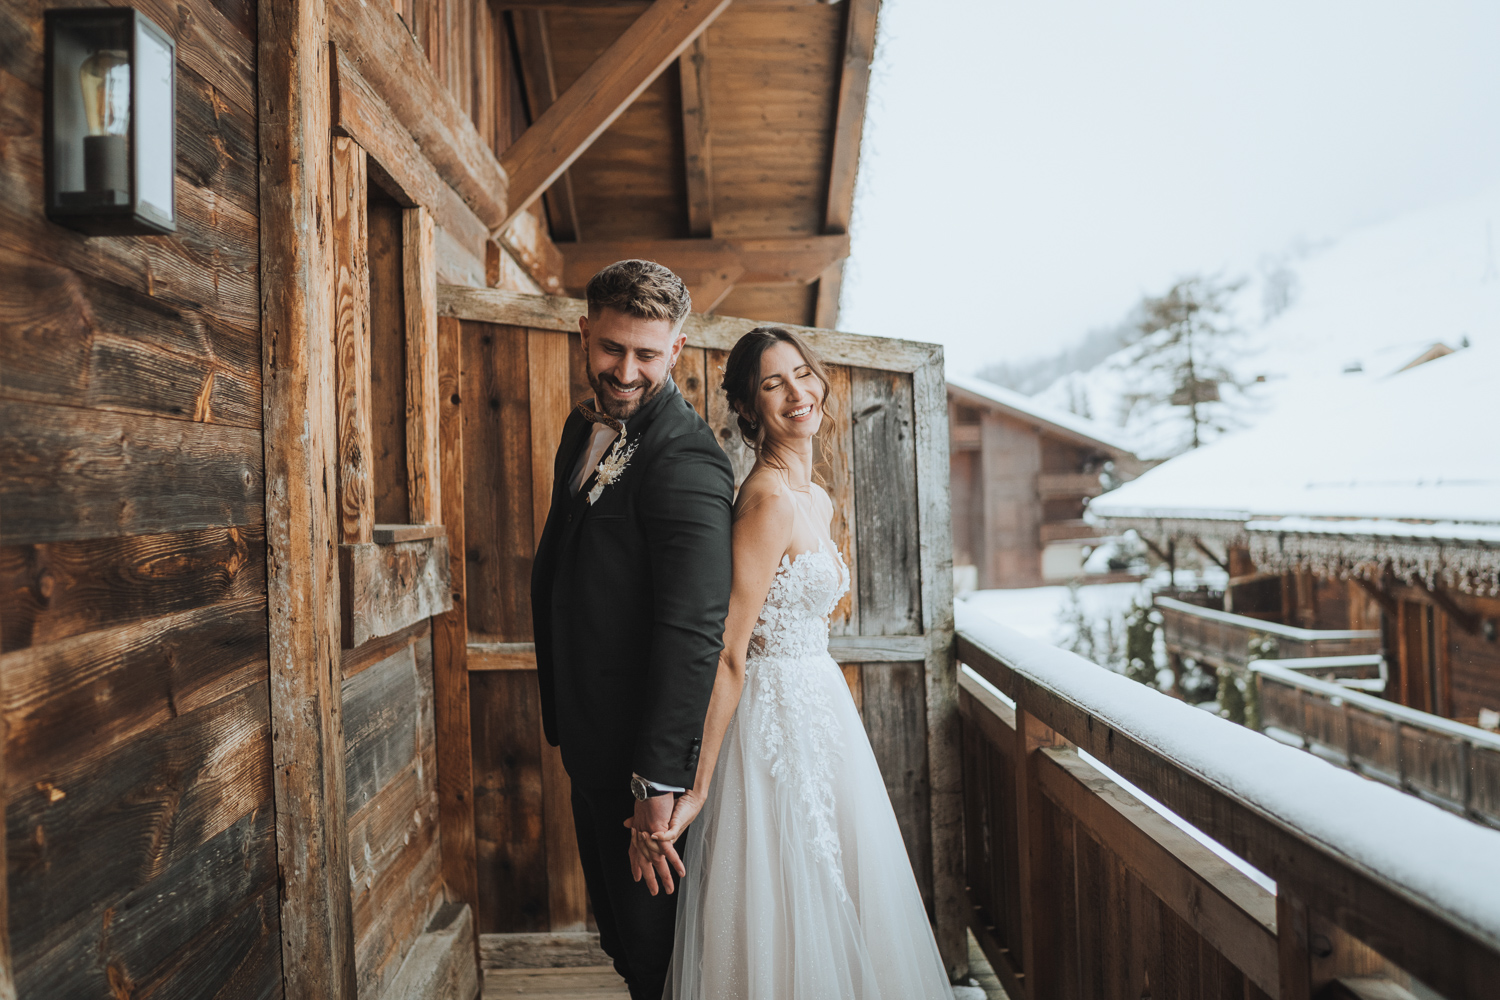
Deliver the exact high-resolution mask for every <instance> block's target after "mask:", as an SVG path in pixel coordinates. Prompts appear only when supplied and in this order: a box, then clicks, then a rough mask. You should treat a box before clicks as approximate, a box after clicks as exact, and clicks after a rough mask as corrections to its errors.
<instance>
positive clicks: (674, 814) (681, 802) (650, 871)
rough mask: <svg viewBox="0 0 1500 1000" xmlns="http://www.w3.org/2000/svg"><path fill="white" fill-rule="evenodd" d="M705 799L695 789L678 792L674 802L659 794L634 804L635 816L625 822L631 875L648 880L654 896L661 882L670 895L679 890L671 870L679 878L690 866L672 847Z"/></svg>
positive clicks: (647, 883)
mask: <svg viewBox="0 0 1500 1000" xmlns="http://www.w3.org/2000/svg"><path fill="white" fill-rule="evenodd" d="M702 808H703V798H702V796H701V795H700V794H699V793H698V792H697V791H696V790H695V791H690V792H686V793H685V794H683V795H679V796H677V798H676V801H675V802H674V801H673V799H672V797H671V796H669V795H658V796H655V797H653V798H649V799H646V800H645V801H642V802H637V803H636V804H635V815H634V816H633V817H632V818H630V819H627V820H626V821H625V826H626V827H627V828H629V830H630V874H631V875H632V876H633V877H634V878H635V880H636V881H637V882H639V881H641V879H643V878H644V879H645V880H646V888H647V890H649V891H650V893H651V895H653V896H655V895H656V894H657V892H658V883H659V884H660V886H661V887H662V888H665V889H666V890H667V893H668V894H669V895H670V894H671V893H672V892H674V891H675V890H676V886H675V884H674V883H673V881H672V872H673V871H675V872H676V873H677V876H678V878H681V877H683V876H685V875H687V868H686V866H684V865H683V863H682V858H681V857H679V856H678V854H677V849H676V848H675V847H674V846H673V845H674V844H675V843H676V842H677V838H679V837H681V836H682V834H683V831H685V830H686V829H687V828H688V825H689V824H690V823H692V822H693V820H694V819H697V817H698V812H699V810H701V809H702Z"/></svg>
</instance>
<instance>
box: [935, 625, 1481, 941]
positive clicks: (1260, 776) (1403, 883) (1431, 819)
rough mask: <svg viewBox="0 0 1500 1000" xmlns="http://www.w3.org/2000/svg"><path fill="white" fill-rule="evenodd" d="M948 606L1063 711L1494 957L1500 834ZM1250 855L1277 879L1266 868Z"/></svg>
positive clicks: (977, 639) (972, 638)
mask: <svg viewBox="0 0 1500 1000" xmlns="http://www.w3.org/2000/svg"><path fill="white" fill-rule="evenodd" d="M1174 603H1175V602H1174ZM1187 607H1192V606H1191V605H1188V606H1187ZM954 610H955V618H956V624H957V630H958V633H959V635H960V638H961V639H962V640H964V641H966V642H967V643H968V644H970V645H972V646H974V647H975V648H976V649H977V650H978V651H980V652H982V653H985V654H988V655H989V656H990V657H992V658H993V659H994V660H996V661H997V662H999V663H1001V664H1003V665H1004V666H1005V667H1006V668H1008V669H1009V670H1010V671H1013V672H1014V673H1015V674H1016V675H1018V676H1019V677H1020V678H1022V679H1024V680H1026V681H1029V682H1031V683H1032V684H1035V685H1036V686H1038V687H1040V688H1042V689H1044V690H1045V691H1047V692H1050V693H1051V694H1052V695H1054V696H1055V697H1057V698H1058V699H1061V700H1062V701H1063V702H1064V703H1067V704H1069V705H1071V706H1072V707H1073V708H1074V709H1076V710H1077V711H1079V712H1081V713H1083V714H1084V715H1085V716H1087V717H1088V719H1089V720H1090V725H1091V726H1092V724H1093V722H1094V721H1097V722H1100V723H1103V724H1104V725H1105V726H1108V727H1110V728H1112V729H1113V730H1115V731H1117V732H1118V733H1120V734H1122V735H1124V736H1126V737H1128V738H1130V739H1132V740H1134V741H1135V742H1137V743H1139V744H1141V745H1142V746H1144V747H1146V748H1148V749H1149V750H1151V751H1152V752H1153V753H1154V754H1155V755H1157V756H1159V757H1160V758H1162V759H1164V760H1165V761H1166V762H1168V763H1170V764H1171V765H1173V766H1175V767H1176V768H1178V769H1180V770H1181V771H1183V772H1186V773H1187V774H1188V775H1191V776H1192V777H1195V778H1197V779H1199V780H1200V781H1202V782H1204V783H1205V784H1207V785H1209V786H1210V787H1212V788H1214V789H1216V790H1218V791H1219V792H1220V793H1222V794H1223V795H1225V796H1228V797H1229V798H1231V799H1234V800H1236V801H1238V802H1239V803H1241V804H1242V805H1244V806H1246V807H1248V808H1249V809H1251V810H1252V811H1253V812H1255V813H1258V814H1260V815H1262V816H1264V817H1266V818H1268V819H1270V820H1271V821H1272V822H1274V823H1275V824H1277V825H1279V826H1280V827H1282V828H1284V829H1285V830H1287V831H1290V832H1292V833H1293V834H1294V835H1296V836H1297V837H1299V838H1301V839H1303V840H1305V841H1307V842H1310V843H1312V844H1315V845H1317V846H1319V847H1320V848H1321V849H1322V850H1324V851H1325V852H1327V853H1329V854H1332V855H1334V856H1335V857H1336V858H1339V859H1342V860H1343V861H1344V862H1345V863H1347V864H1348V865H1350V866H1351V867H1353V868H1355V869H1356V870H1358V871H1360V872H1361V873H1362V874H1363V875H1364V876H1365V877H1366V878H1367V879H1369V880H1371V881H1373V882H1376V883H1378V884H1381V885H1385V886H1387V887H1389V888H1390V889H1393V890H1394V891H1395V892H1396V893H1397V894H1398V895H1400V896H1403V897H1406V898H1408V899H1412V900H1413V901H1414V902H1416V903H1417V904H1418V905H1419V906H1420V908H1422V909H1425V910H1427V911H1428V912H1429V913H1432V914H1435V915H1438V916H1440V917H1441V918H1442V919H1444V920H1445V921H1447V922H1449V923H1451V924H1452V925H1454V926H1455V927H1457V928H1461V929H1462V930H1463V931H1464V932H1466V933H1467V934H1469V935H1472V936H1473V937H1475V938H1477V939H1479V940H1480V941H1482V942H1484V943H1485V945H1486V947H1487V948H1488V949H1490V950H1491V951H1500V892H1497V891H1496V887H1497V886H1500V831H1495V830H1491V829H1486V828H1484V827H1481V826H1478V825H1476V824H1474V823H1471V822H1469V821H1467V820H1465V819H1463V818H1461V817H1459V816H1456V815H1453V814H1452V813H1449V812H1446V811H1444V810H1442V809H1440V808H1438V807H1436V806H1433V805H1430V804H1428V803H1426V802H1423V801H1421V800H1420V799H1417V798H1414V797H1412V796H1409V795H1405V794H1402V793H1401V792H1399V791H1397V790H1396V789H1393V788H1390V787H1388V786H1386V785H1383V784H1380V783H1377V782H1373V781H1369V780H1367V779H1365V778H1362V777H1360V776H1359V775H1357V774H1354V773H1352V772H1350V771H1345V770H1342V769H1340V768H1337V767H1335V766H1333V765H1332V764H1329V763H1328V762H1326V761H1322V760H1319V759H1318V758H1317V757H1315V756H1313V755H1311V754H1307V753H1303V752H1302V751H1300V750H1297V749H1294V748H1292V747H1289V746H1285V745H1282V744H1280V743H1277V742H1276V741H1275V740H1272V739H1270V738H1268V737H1266V736H1263V735H1261V734H1260V733H1257V732H1254V731H1252V730H1249V729H1246V728H1244V727H1242V726H1239V725H1236V724H1234V723H1231V722H1229V721H1227V720H1224V719H1220V718H1218V717H1216V716H1213V715H1210V714H1208V713H1207V712H1204V711H1201V710H1199V709H1197V708H1194V707H1192V706H1191V705H1188V704H1186V703H1185V702H1181V701H1177V700H1175V699H1173V698H1170V697H1168V696H1166V695H1164V694H1162V693H1160V692H1158V691H1155V690H1153V689H1151V688H1148V687H1146V686H1144V685H1142V684H1139V683H1137V682H1135V681H1133V680H1130V679H1129V678H1127V677H1125V676H1123V675H1121V674H1117V673H1114V672H1113V671H1110V670H1106V669H1104V668H1103V667H1100V666H1097V665H1095V664H1093V663H1090V662H1089V661H1087V660H1085V659H1083V658H1082V657H1080V656H1077V655H1076V654H1074V653H1070V652H1068V651H1066V650H1062V649H1058V648H1056V647H1054V646H1050V645H1047V644H1046V643H1043V642H1039V641H1037V640H1035V639H1031V638H1028V637H1026V636H1024V635H1022V634H1021V633H1019V632H1016V631H1015V630H1013V629H1010V628H1006V627H1005V626H1004V625H1001V624H1000V623H998V622H996V621H994V620H992V619H990V618H987V617H986V616H984V615H983V614H981V613H979V612H977V611H974V610H972V609H969V608H966V607H965V606H964V605H963V604H962V603H959V604H957V605H956V606H955V609H954ZM1194 610H1195V611H1197V610H1201V609H1196V608H1194ZM1126 777H1128V778H1131V779H1132V780H1136V777H1135V776H1133V775H1126ZM1250 860H1251V862H1252V863H1254V864H1256V866H1257V867H1261V868H1264V869H1265V870H1266V872H1267V874H1268V875H1270V876H1271V877H1272V878H1275V879H1277V880H1278V881H1279V880H1280V878H1281V874H1282V873H1279V872H1277V871H1276V870H1275V866H1274V865H1267V864H1265V863H1264V862H1263V861H1261V860H1259V859H1250ZM1289 874H1290V873H1289Z"/></svg>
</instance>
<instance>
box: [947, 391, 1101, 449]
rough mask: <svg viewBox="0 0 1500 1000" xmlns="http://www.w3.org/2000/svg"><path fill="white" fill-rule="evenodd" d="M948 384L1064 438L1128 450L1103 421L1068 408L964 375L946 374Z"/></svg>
mask: <svg viewBox="0 0 1500 1000" xmlns="http://www.w3.org/2000/svg"><path fill="white" fill-rule="evenodd" d="M948 385H949V386H951V387H953V388H955V389H959V390H961V391H963V392H965V393H968V394H969V395H971V396H978V397H980V399H979V401H980V402H981V403H985V404H989V405H991V406H994V407H998V408H999V409H1001V410H1005V411H1008V412H1009V413H1010V414H1011V415H1012V416H1015V417H1019V418H1020V419H1022V420H1027V421H1030V422H1032V423H1036V424H1040V425H1042V426H1044V427H1047V428H1050V429H1051V430H1053V431H1058V432H1061V433H1062V435H1063V436H1064V437H1068V438H1072V439H1075V440H1076V439H1078V438H1082V439H1084V443H1086V444H1094V445H1098V446H1100V447H1102V448H1107V449H1109V450H1110V451H1115V452H1123V453H1126V454H1129V453H1130V448H1129V447H1127V446H1126V445H1125V443H1124V442H1123V440H1122V439H1121V438H1120V436H1119V434H1118V433H1116V432H1115V431H1112V430H1111V429H1110V428H1108V427H1105V426H1104V425H1103V424H1097V423H1095V422H1094V421H1092V420H1089V419H1088V418H1087V417H1080V416H1078V415H1077V414H1075V413H1069V412H1068V411H1067V410H1063V409H1059V408H1058V407H1055V406H1049V405H1048V404H1046V403H1043V402H1040V401H1038V400H1036V399H1033V398H1031V397H1030V396H1027V395H1024V394H1022V393H1019V392H1016V391H1015V390H1013V389H1007V388H1005V387H1004V386H1002V385H996V384H995V383H994V382H989V381H986V380H985V379H982V378H971V377H969V376H966V375H950V376H948Z"/></svg>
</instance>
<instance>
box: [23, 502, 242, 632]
mask: <svg viewBox="0 0 1500 1000" xmlns="http://www.w3.org/2000/svg"><path fill="white" fill-rule="evenodd" d="M265 572H266V564H265V543H264V533H263V531H262V530H261V529H260V528H243V529H241V528H209V529H205V530H202V531H191V532H180V533H176V534H168V535H131V536H127V537H124V538H115V539H93V540H90V541H86V542H57V543H51V544H41V545H12V546H5V547H3V548H0V652H11V651H13V650H17V649H24V648H26V647H28V646H39V645H42V644H44V643H49V642H56V641H57V640H59V639H65V638H67V637H69V636H74V635H78V634H80V633H83V632H90V631H93V630H96V629H103V628H110V627H113V626H117V625H124V624H127V623H130V622H133V621H137V620H140V619H144V618H148V617H159V616H161V615H165V614H173V613H176V612H179V611H187V610H190V609H193V608H199V607H203V606H205V605H209V604H216V603H219V602H221V601H226V600H236V599H239V598H245V597H255V596H262V597H263V596H264V594H265Z"/></svg>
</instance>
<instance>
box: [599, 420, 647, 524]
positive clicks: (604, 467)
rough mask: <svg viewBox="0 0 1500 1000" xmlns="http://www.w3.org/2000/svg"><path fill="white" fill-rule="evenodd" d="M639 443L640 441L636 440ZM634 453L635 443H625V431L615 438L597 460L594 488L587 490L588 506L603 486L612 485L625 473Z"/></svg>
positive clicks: (602, 490) (602, 489) (601, 490)
mask: <svg viewBox="0 0 1500 1000" xmlns="http://www.w3.org/2000/svg"><path fill="white" fill-rule="evenodd" d="M636 443H637V444H639V443H640V442H636ZM634 454H635V445H634V444H632V445H630V446H629V447H626V445H625V432H624V431H621V432H620V436H619V437H618V438H616V439H615V443H614V446H613V447H611V448H610V449H609V452H608V453H607V454H606V455H605V456H604V457H603V458H601V459H600V460H599V468H598V470H597V471H596V472H595V473H594V476H595V478H594V488H593V489H591V490H589V506H590V507H592V506H593V505H594V501H596V500H598V499H599V495H600V494H601V493H603V492H604V487H606V486H612V485H614V484H615V483H616V482H618V481H619V479H620V477H621V476H622V475H624V474H625V467H626V466H628V465H629V464H630V456H631V455H634Z"/></svg>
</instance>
